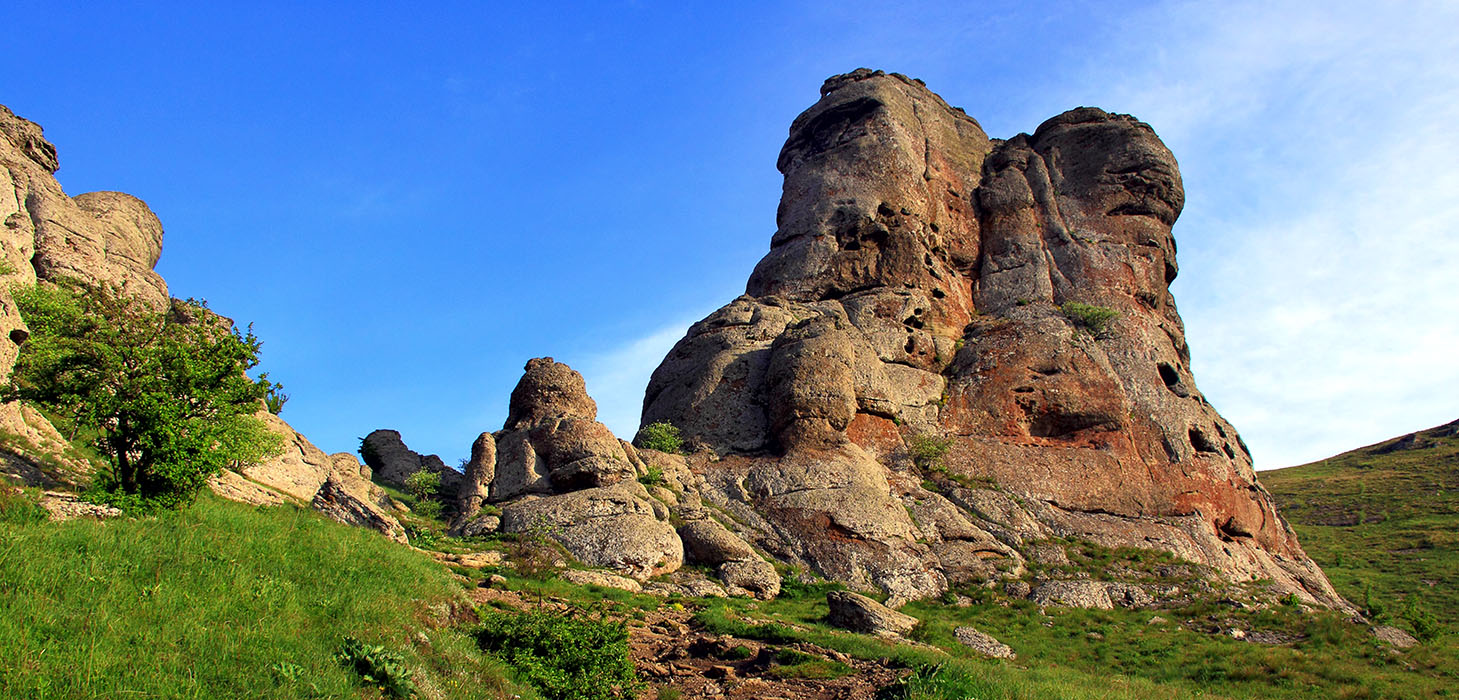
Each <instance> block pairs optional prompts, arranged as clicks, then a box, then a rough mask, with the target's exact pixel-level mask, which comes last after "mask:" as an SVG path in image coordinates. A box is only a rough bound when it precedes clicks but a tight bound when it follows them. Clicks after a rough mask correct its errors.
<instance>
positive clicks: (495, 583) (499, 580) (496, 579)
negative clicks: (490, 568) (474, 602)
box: [481, 574, 507, 588]
mask: <svg viewBox="0 0 1459 700" xmlns="http://www.w3.org/2000/svg"><path fill="white" fill-rule="evenodd" d="M506 585H507V577H505V576H502V575H501V574H492V575H490V576H487V577H486V578H484V579H482V580H481V587H482V588H502V587H503V586H506Z"/></svg>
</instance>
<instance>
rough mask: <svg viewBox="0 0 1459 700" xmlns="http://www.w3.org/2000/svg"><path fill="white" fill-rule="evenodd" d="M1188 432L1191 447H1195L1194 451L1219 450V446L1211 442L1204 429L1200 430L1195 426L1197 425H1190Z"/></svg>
mask: <svg viewBox="0 0 1459 700" xmlns="http://www.w3.org/2000/svg"><path fill="white" fill-rule="evenodd" d="M1189 434H1190V441H1191V447H1194V448H1196V452H1218V453H1219V452H1220V451H1221V448H1220V446H1218V445H1217V444H1216V443H1215V442H1213V441H1212V440H1211V438H1210V437H1209V436H1207V435H1206V433H1205V432H1204V431H1202V430H1201V429H1200V428H1197V427H1194V426H1192V427H1191V429H1190V433H1189Z"/></svg>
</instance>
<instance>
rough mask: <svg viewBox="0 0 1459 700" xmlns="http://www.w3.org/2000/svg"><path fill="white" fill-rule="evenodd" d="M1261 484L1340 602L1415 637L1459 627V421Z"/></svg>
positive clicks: (1272, 474) (1265, 476)
mask: <svg viewBox="0 0 1459 700" xmlns="http://www.w3.org/2000/svg"><path fill="white" fill-rule="evenodd" d="M1261 481H1262V483H1263V484H1264V485H1265V486H1266V487H1267V489H1268V490H1269V491H1271V493H1272V496H1273V497H1275V498H1276V499H1277V502H1278V504H1279V505H1280V507H1281V511H1282V514H1283V515H1284V516H1286V518H1287V520H1288V522H1290V523H1291V524H1292V527H1293V528H1294V529H1295V530H1296V531H1297V534H1298V535H1299V536H1301V538H1302V543H1303V544H1304V545H1305V546H1306V548H1307V552H1308V554H1310V555H1311V556H1312V558H1313V559H1314V560H1316V561H1317V562H1318V564H1320V565H1321V566H1322V569H1323V570H1324V571H1326V572H1327V575H1328V577H1329V578H1330V579H1331V580H1332V583H1333V585H1334V586H1336V588H1337V590H1338V592H1339V593H1341V594H1342V595H1343V597H1345V598H1347V599H1348V600H1351V601H1353V602H1354V603H1357V604H1358V605H1359V606H1360V607H1363V608H1365V610H1366V611H1367V612H1368V614H1369V615H1371V616H1374V617H1377V618H1379V619H1385V620H1391V621H1392V622H1393V623H1394V624H1396V625H1399V626H1402V627H1407V628H1409V629H1410V630H1413V631H1415V632H1424V631H1426V629H1427V628H1426V627H1425V625H1430V624H1434V625H1437V628H1438V629H1440V630H1443V629H1447V630H1449V631H1451V632H1452V631H1453V630H1454V629H1456V625H1459V590H1456V584H1459V421H1455V422H1452V423H1447V424H1445V425H1442V426H1439V427H1436V428H1431V429H1429V430H1424V431H1420V432H1416V433H1410V434H1408V435H1404V436H1402V437H1397V438H1394V439H1392V440H1387V441H1385V442H1380V443H1378V444H1376V445H1370V446H1368V447H1363V448H1360V449H1356V450H1352V451H1350V452H1344V453H1343V454H1340V455H1337V456H1335V457H1330V458H1328V459H1325V460H1322V461H1320V462H1313V463H1311V464H1305V465H1302V466H1298V467H1290V468H1287V469H1278V470H1274V471H1269V472H1263V473H1262V475H1261ZM1430 620H1432V622H1430ZM1450 644H1451V645H1452V642H1450ZM1450 648H1451V649H1452V646H1451V647H1450Z"/></svg>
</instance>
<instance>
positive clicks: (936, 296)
mask: <svg viewBox="0 0 1459 700" xmlns="http://www.w3.org/2000/svg"><path fill="white" fill-rule="evenodd" d="M945 296H947V292H944V291H942V290H941V289H934V290H932V298H933V299H941V298H943V297H945Z"/></svg>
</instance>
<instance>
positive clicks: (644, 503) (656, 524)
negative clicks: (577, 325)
mask: <svg viewBox="0 0 1459 700" xmlns="http://www.w3.org/2000/svg"><path fill="white" fill-rule="evenodd" d="M597 414H598V407H597V404H596V403H595V402H594V401H593V400H592V398H590V397H589V396H588V393H587V389H586V386H585V385H584V383H583V377H582V375H581V374H578V373H577V372H576V371H574V370H573V369H572V368H570V367H568V366H567V365H564V364H561V363H558V362H554V361H553V360H552V358H550V357H544V358H537V359H533V360H531V361H530V362H528V363H527V367H526V372H525V374H524V375H523V376H522V379H521V381H520V382H518V384H517V387H516V388H515V389H513V390H512V396H511V404H510V407H509V410H508V415H507V421H506V425H505V427H504V428H503V429H502V430H501V431H499V432H497V433H495V434H487V433H483V434H482V435H481V436H480V437H478V438H477V440H476V443H475V445H473V448H472V457H471V459H470V461H469V462H468V464H467V467H468V476H467V477H466V479H465V483H466V484H467V486H466V487H465V488H464V489H462V490H461V500H460V501H459V506H458V508H459V510H460V511H461V513H462V514H463V516H464V515H466V514H470V513H473V510H474V511H476V512H477V513H479V511H480V510H481V505H482V503H483V502H490V503H491V504H493V505H494V506H496V507H497V508H499V509H500V512H501V515H500V521H499V522H500V529H501V531H502V532H507V533H516V534H519V535H526V536H543V537H550V538H551V539H553V540H556V541H557V542H558V543H560V544H561V545H562V546H563V547H564V548H565V549H566V550H567V551H568V553H570V554H572V556H574V557H576V558H577V559H578V560H580V561H581V562H583V563H585V564H588V565H591V566H597V567H605V568H609V569H613V570H615V571H617V572H619V573H622V574H624V575H627V576H631V577H633V578H635V579H638V580H644V579H647V578H649V577H651V576H654V575H657V574H664V573H669V572H672V571H674V570H676V569H678V568H679V567H680V566H681V565H682V564H683V562H684V545H683V543H682V542H681V541H680V539H679V535H678V533H677V532H675V530H674V527H673V526H672V525H670V524H669V508H668V506H667V505H666V504H665V503H663V502H662V501H660V500H658V499H655V498H653V497H652V496H650V495H649V492H648V491H647V489H645V488H644V485H643V484H640V483H639V482H638V481H637V477H638V476H639V475H641V474H643V473H644V472H645V467H644V466H643V461H642V460H641V459H640V458H639V456H638V454H637V451H636V450H635V449H634V447H633V446H632V445H630V444H628V443H626V442H623V441H621V440H619V439H618V438H616V437H614V436H613V433H612V432H611V431H610V430H608V428H607V426H604V425H603V424H602V423H599V422H598V421H597ZM488 456H494V459H492V460H490V461H491V464H490V466H488ZM483 486H484V488H483ZM483 492H484V494H485V495H483ZM494 517H496V516H492V515H475V517H474V518H470V517H469V516H468V517H467V518H466V519H463V520H462V521H461V522H459V523H458V525H457V530H458V531H473V530H474V531H482V530H484V529H486V528H482V527H479V526H477V525H475V523H478V522H480V521H481V520H483V519H486V518H494Z"/></svg>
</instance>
